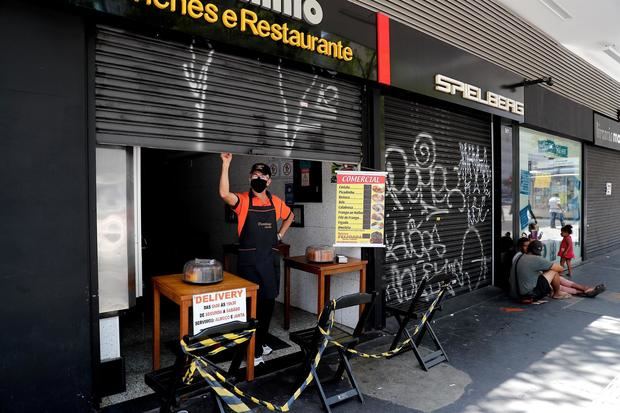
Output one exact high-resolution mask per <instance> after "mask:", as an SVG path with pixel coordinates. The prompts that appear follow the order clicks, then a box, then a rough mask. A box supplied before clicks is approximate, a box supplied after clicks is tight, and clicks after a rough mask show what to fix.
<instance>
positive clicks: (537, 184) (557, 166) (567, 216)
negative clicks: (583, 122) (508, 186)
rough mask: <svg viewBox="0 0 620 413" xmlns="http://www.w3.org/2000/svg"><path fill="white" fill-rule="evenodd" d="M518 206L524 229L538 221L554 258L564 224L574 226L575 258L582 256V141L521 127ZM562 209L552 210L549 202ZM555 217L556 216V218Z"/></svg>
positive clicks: (544, 253)
mask: <svg viewBox="0 0 620 413" xmlns="http://www.w3.org/2000/svg"><path fill="white" fill-rule="evenodd" d="M520 135H521V140H520V177H519V179H520V180H519V182H520V185H519V188H520V191H519V192H520V195H519V202H520V205H519V210H520V211H521V214H520V215H521V217H520V221H521V230H522V232H523V233H524V234H526V235H527V234H528V233H529V231H530V227H529V226H530V225H531V224H532V223H535V224H536V225H537V231H538V236H539V239H540V240H541V241H542V242H543V245H544V246H545V250H544V251H543V255H544V256H545V257H546V258H548V259H549V260H551V261H554V260H559V257H558V256H557V254H558V251H559V246H560V243H561V241H562V236H561V234H560V228H561V227H562V225H563V224H564V225H571V226H572V231H573V233H572V239H573V242H574V251H575V257H576V260H577V261H579V260H580V259H581V244H582V242H581V232H582V231H581V227H582V221H581V219H582V213H581V194H582V192H581V191H582V160H581V159H582V147H581V146H582V145H581V143H579V142H575V141H571V140H569V139H564V138H560V137H556V136H553V135H549V134H545V133H541V132H538V131H534V130H530V129H526V128H521V131H520ZM558 202H559V205H560V208H561V209H560V210H561V212H560V213H559V214H557V215H553V216H552V214H551V209H550V204H551V203H553V204H554V205H555V206H557V203H558ZM554 218H555V219H554Z"/></svg>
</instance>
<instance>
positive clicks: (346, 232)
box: [335, 171, 387, 248]
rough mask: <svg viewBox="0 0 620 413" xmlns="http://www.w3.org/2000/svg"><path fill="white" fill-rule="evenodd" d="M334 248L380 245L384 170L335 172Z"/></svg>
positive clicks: (382, 219) (383, 206)
mask: <svg viewBox="0 0 620 413" xmlns="http://www.w3.org/2000/svg"><path fill="white" fill-rule="evenodd" d="M336 174H337V182H336V184H337V189H336V244H335V246H336V247H371V248H382V247H384V245H383V229H384V223H385V180H386V176H387V173H385V172H356V171H337V172H336Z"/></svg>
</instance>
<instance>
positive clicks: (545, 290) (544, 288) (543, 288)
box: [532, 275, 552, 300]
mask: <svg viewBox="0 0 620 413" xmlns="http://www.w3.org/2000/svg"><path fill="white" fill-rule="evenodd" d="M551 291H552V290H551V286H550V285H549V281H547V279H546V278H545V277H544V276H542V275H539V276H538V280H536V287H534V289H533V290H532V298H533V299H534V300H540V299H541V298H545V297H546V296H548V295H549V294H551Z"/></svg>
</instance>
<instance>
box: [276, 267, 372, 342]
mask: <svg viewBox="0 0 620 413" xmlns="http://www.w3.org/2000/svg"><path fill="white" fill-rule="evenodd" d="M347 258H348V260H349V262H348V263H346V264H336V263H333V262H330V263H325V264H319V263H315V262H311V261H308V260H307V259H306V256H305V255H301V256H299V257H286V258H284V328H285V329H286V330H288V329H289V327H290V322H291V268H295V269H297V270H301V271H305V272H309V273H311V274H316V275H317V277H318V289H317V290H318V291H317V305H316V313H317V314H321V311H322V310H323V306H324V305H325V297H327V298H328V299H329V281H330V277H331V276H332V275H337V274H342V273H346V272H354V271H359V272H360V292H361V293H363V292H366V264H368V261H365V260H360V259H358V258H352V257H347ZM362 310H363V308H360V314H361V312H362Z"/></svg>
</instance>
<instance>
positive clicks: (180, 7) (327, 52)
mask: <svg viewBox="0 0 620 413" xmlns="http://www.w3.org/2000/svg"><path fill="white" fill-rule="evenodd" d="M128 1H132V2H134V3H138V4H142V5H143V6H144V7H151V8H154V9H158V10H161V11H162V12H167V13H173V14H177V15H180V16H187V17H189V18H191V19H193V20H195V21H196V22H201V23H202V24H206V25H215V24H221V25H222V26H223V27H224V28H225V29H227V30H238V31H240V32H242V33H246V34H248V35H250V36H254V37H257V38H263V39H265V40H266V41H270V42H275V43H278V44H283V45H286V46H288V47H293V48H297V49H301V50H307V51H310V52H312V53H317V54H319V55H323V56H327V57H330V58H332V59H336V60H341V61H345V62H350V61H351V60H353V48H352V47H350V46H348V45H346V44H344V43H343V41H342V40H337V41H335V40H330V39H327V38H325V37H323V35H322V34H321V35H315V34H312V33H308V32H305V31H304V30H301V29H298V28H294V27H292V26H290V25H289V23H276V22H272V21H269V20H266V19H263V18H261V16H260V9H258V10H250V9H248V8H245V7H242V8H240V9H237V8H234V7H231V8H229V7H223V6H222V5H221V4H220V5H218V4H215V3H212V2H204V1H203V0H165V1H164V0H128ZM243 2H244V3H250V4H252V5H257V6H261V7H262V8H264V9H268V10H270V11H272V12H276V13H279V14H282V15H283V16H285V17H291V18H294V19H297V20H303V21H305V22H306V23H308V24H311V25H317V24H319V23H321V21H322V20H323V9H322V8H321V5H320V4H319V3H318V2H317V1H308V0H306V1H303V2H302V1H301V0H295V1H292V0H288V1H286V0H284V1H282V0H280V1H272V0H269V1H265V0H263V1H243Z"/></svg>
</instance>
